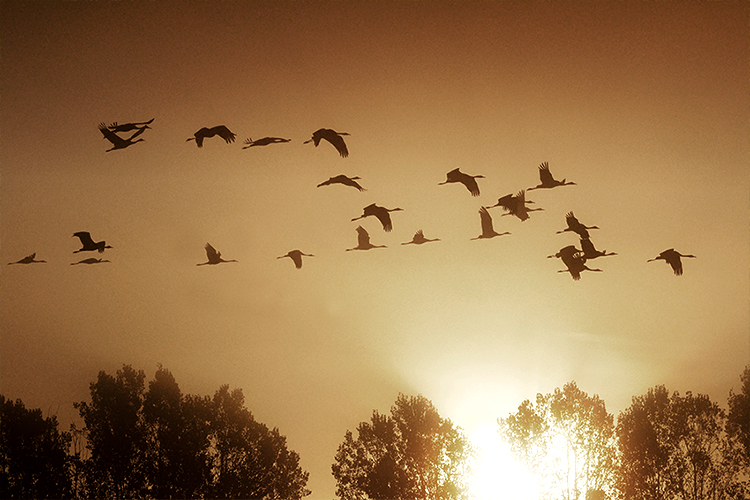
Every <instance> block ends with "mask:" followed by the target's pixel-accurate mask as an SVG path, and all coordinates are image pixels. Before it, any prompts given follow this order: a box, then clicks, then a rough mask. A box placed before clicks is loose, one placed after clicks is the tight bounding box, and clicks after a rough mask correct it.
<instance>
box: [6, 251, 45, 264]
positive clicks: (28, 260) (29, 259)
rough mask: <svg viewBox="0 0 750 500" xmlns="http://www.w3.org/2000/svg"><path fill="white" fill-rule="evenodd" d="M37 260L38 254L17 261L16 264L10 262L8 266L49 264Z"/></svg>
mask: <svg viewBox="0 0 750 500" xmlns="http://www.w3.org/2000/svg"><path fill="white" fill-rule="evenodd" d="M35 258H36V253H32V254H31V255H27V256H26V257H24V258H23V259H21V260H17V261H16V262H8V265H11V264H37V263H42V262H47V261H46V260H34V259H35Z"/></svg>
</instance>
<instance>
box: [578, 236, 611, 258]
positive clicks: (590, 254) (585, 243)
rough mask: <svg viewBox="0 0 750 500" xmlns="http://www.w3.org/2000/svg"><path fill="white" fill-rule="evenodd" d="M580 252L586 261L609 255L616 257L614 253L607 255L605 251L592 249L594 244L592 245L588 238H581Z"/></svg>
mask: <svg viewBox="0 0 750 500" xmlns="http://www.w3.org/2000/svg"><path fill="white" fill-rule="evenodd" d="M581 250H582V251H583V256H584V257H585V258H586V260H591V259H596V258H597V257H607V256H609V255H617V254H616V253H615V252H609V253H607V251H606V250H601V251H600V250H597V249H596V248H595V247H594V243H592V241H591V239H589V238H581Z"/></svg>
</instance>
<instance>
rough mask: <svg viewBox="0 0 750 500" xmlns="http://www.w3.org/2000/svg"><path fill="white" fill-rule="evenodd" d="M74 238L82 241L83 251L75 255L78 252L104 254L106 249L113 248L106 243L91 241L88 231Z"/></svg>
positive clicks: (75, 234) (74, 235) (79, 232)
mask: <svg viewBox="0 0 750 500" xmlns="http://www.w3.org/2000/svg"><path fill="white" fill-rule="evenodd" d="M73 237H78V239H79V240H81V245H82V247H81V249H80V250H76V251H75V252H73V253H78V252H93V251H94V250H96V251H97V252H99V253H102V252H104V249H105V248H112V247H111V246H109V245H107V244H106V243H105V242H104V241H94V240H92V239H91V234H90V233H89V232H88V231H78V232H77V233H74V234H73Z"/></svg>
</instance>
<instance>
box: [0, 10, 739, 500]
mask: <svg viewBox="0 0 750 500" xmlns="http://www.w3.org/2000/svg"><path fill="white" fill-rule="evenodd" d="M0 8H1V9H2V10H1V11H0V12H1V13H2V15H0V27H1V30H2V31H1V33H0V35H1V37H2V38H1V39H0V42H1V43H0V65H1V69H2V71H0V132H1V133H2V143H1V147H0V259H2V260H0V262H1V263H2V267H0V331H1V332H2V333H1V335H0V356H1V357H2V359H0V391H1V392H2V393H3V394H4V395H5V396H6V397H9V398H21V399H22V400H23V401H24V403H25V404H26V405H27V406H28V407H39V408H42V409H43V411H44V412H45V414H46V413H50V414H57V415H58V418H59V419H60V420H61V423H62V425H63V427H64V428H67V425H68V423H69V422H71V421H72V420H73V419H75V418H76V417H77V414H76V412H75V410H74V409H73V408H72V403H73V402H74V401H81V400H84V399H88V397H89V394H88V384H89V383H90V382H92V381H94V380H95V378H96V374H97V373H98V371H99V370H105V371H107V372H109V373H114V372H115V371H116V370H117V369H118V368H120V367H121V366H122V365H123V364H131V365H133V367H135V368H138V369H144V370H145V371H146V374H147V377H148V379H149V380H150V379H151V378H152V377H153V373H154V372H155V370H156V368H157V365H158V364H159V363H161V364H162V365H163V366H164V367H165V368H167V369H169V370H170V371H172V373H173V374H174V375H175V378H176V380H177V381H178V383H179V384H180V386H181V389H182V391H183V392H185V393H192V394H201V395H205V394H213V392H214V391H215V390H216V389H218V387H219V386H220V385H221V384H224V383H227V384H229V385H230V387H232V388H235V387H239V388H242V390H243V391H244V393H245V396H246V404H247V406H248V407H249V409H250V410H251V411H252V412H253V414H254V415H255V416H256V418H257V419H258V420H260V421H262V422H264V423H266V424H268V425H269V426H271V427H278V428H279V430H280V432H281V433H282V434H284V435H285V436H287V438H288V444H289V446H290V448H291V449H293V450H295V451H297V452H299V453H300V456H301V465H302V467H303V468H304V469H305V470H308V471H309V472H310V481H309V483H308V487H309V488H310V489H312V491H313V494H312V496H311V497H310V498H313V499H327V498H331V497H332V496H333V491H334V481H333V478H332V476H331V474H330V465H331V463H332V462H333V457H334V454H335V451H336V448H337V446H338V445H339V444H340V443H341V442H342V441H343V437H344V433H345V432H346V430H347V429H349V430H354V428H355V427H356V426H357V424H358V423H359V422H361V421H364V420H368V419H369V417H370V416H371V413H372V410H373V409H378V410H379V411H380V412H381V413H387V412H388V410H389V408H390V406H391V405H392V404H393V403H394V402H395V400H396V397H397V395H398V393H399V392H403V393H405V394H417V393H420V394H422V395H424V396H425V397H426V398H428V399H430V400H431V401H432V402H433V403H434V404H435V406H436V407H437V408H438V410H439V412H440V413H441V415H442V416H444V417H447V418H450V419H451V420H452V421H453V422H454V423H456V424H457V425H459V426H461V427H463V428H464V429H467V430H469V431H471V430H472V429H474V428H477V427H478V426H483V425H486V424H487V423H490V424H492V423H494V422H495V419H496V418H497V417H505V416H507V415H508V413H510V412H513V411H515V409H516V408H517V406H518V405H519V404H520V403H521V402H522V401H523V400H524V399H527V398H532V399H533V398H534V396H535V394H536V393H537V392H543V393H547V392H551V391H553V390H554V388H555V387H562V385H563V384H565V383H566V382H568V381H571V380H575V381H576V383H577V384H578V386H579V387H580V388H581V389H582V390H584V391H586V392H588V393H589V394H598V395H599V396H600V397H601V398H603V399H604V400H605V402H606V403H607V405H608V409H609V411H610V412H613V413H615V414H616V413H617V412H618V411H620V410H622V409H624V408H625V407H627V406H628V405H629V403H630V398H631V397H632V396H636V395H641V394H643V393H645V392H646V390H647V389H648V388H649V387H653V386H654V385H657V384H665V385H666V386H667V388H668V389H670V390H677V391H680V392H685V391H688V390H690V391H693V392H699V393H708V394H709V395H711V397H712V398H714V399H715V400H717V401H719V402H720V403H721V404H724V403H725V402H726V398H727V396H728V393H729V390H730V388H732V387H737V386H738V384H739V375H740V373H741V372H742V369H743V367H744V366H745V365H746V364H747V363H748V361H749V360H750V338H749V332H750V314H749V310H748V304H750V300H749V299H750V297H749V291H750V279H749V274H748V270H749V269H750V262H749V261H750V234H749V232H748V227H750V202H749V200H750V196H749V194H750V182H749V181H750V177H749V176H748V164H749V162H748V160H749V159H750V158H749V154H748V153H749V152H750V133H749V132H750V130H748V128H749V127H748V123H749V122H748V118H749V117H750V92H749V90H750V88H749V85H748V60H750V57H749V56H750V49H749V47H750V45H749V44H748V24H747V19H748V14H749V13H750V12H749V10H750V9H749V8H748V4H747V3H746V2H743V1H736V2H735V1H706V2H700V1H699V2H689V3H685V2H682V1H678V2H670V1H664V2H643V1H622V2H608V1H602V2H583V1H577V0H576V1H570V2H563V1H531V2H527V1H519V2H513V1H504V2H485V1H481V2H479V1H468V2H447V1H429V2H427V1H397V2H396V1H394V2H388V1H373V2H360V1H356V2H355V1H335V2H334V1H293V2H292V1H288V2H283V1H282V2H277V1H274V2H260V1H240V0H236V1H211V2H208V1H187V2H185V1H177V0H174V1H172V0H153V1H138V2H136V1H119V2H104V1H101V2H91V1H61V2H42V1H9V0H4V1H2V2H1V3H0ZM151 118H154V119H155V120H154V122H153V123H152V124H151V127H152V128H151V130H147V131H146V132H145V133H144V134H143V135H142V138H143V139H145V140H144V141H143V142H140V143H138V144H135V145H133V146H132V147H129V148H127V149H124V150H118V151H111V152H107V153H105V150H106V149H108V148H109V147H110V145H109V143H108V142H107V141H106V140H105V139H104V138H103V137H102V135H101V134H100V133H99V131H98V130H97V125H98V123H100V122H106V123H111V122H115V121H117V122H120V123H124V122H133V121H144V120H149V119H151ZM220 124H223V125H226V126H227V127H229V128H230V129H231V130H232V131H233V132H235V133H236V134H237V142H235V143H234V144H229V145H228V144H225V143H224V142H223V141H222V140H221V139H219V138H213V139H207V140H206V142H205V144H204V147H203V148H201V149H198V148H197V147H196V146H195V143H194V142H186V139H187V138H188V137H190V136H192V134H193V133H194V132H195V131H196V130H198V129H199V128H201V127H204V126H207V127H210V126H214V125H220ZM323 127H325V128H332V129H335V130H338V131H345V132H348V133H349V134H350V135H349V136H348V137H346V141H347V144H348V147H349V151H350V155H349V157H348V158H345V159H344V158H341V157H340V156H339V155H338V154H337V153H336V151H335V150H334V149H333V147H331V146H330V145H329V144H326V143H321V145H320V146H319V147H318V148H315V147H314V146H313V145H312V144H303V142H304V141H306V140H307V139H309V138H310V136H311V134H312V132H313V131H315V130H316V129H319V128H323ZM263 136H277V137H284V138H289V139H292V141H291V142H290V143H286V144H274V145H270V146H266V147H255V148H251V149H246V150H243V149H242V142H243V141H244V139H245V138H248V137H251V138H253V139H258V138H261V137H263ZM545 161H546V162H549V166H550V169H551V171H552V173H553V174H554V175H555V177H557V178H560V179H561V178H567V179H568V180H569V181H574V182H576V183H577V184H576V185H575V186H565V187H559V188H555V189H553V190H538V191H531V192H529V193H527V198H528V199H531V200H533V201H535V206H538V207H542V208H544V211H539V212H532V213H531V217H530V219H529V220H527V221H525V222H521V221H520V220H518V219H516V218H514V217H501V216H500V214H501V213H502V212H501V209H500V208H495V209H491V210H490V212H491V213H492V214H493V216H494V223H495V229H496V230H497V231H499V232H503V231H509V232H511V233H512V234H511V235H508V236H503V237H500V238H494V239H490V240H478V241H471V240H470V239H471V238H474V237H476V236H478V235H479V233H480V226H479V215H478V210H479V208H480V206H482V205H492V204H495V203H496V202H497V199H498V198H499V197H500V196H503V195H506V194H509V193H515V192H517V191H519V190H521V189H524V188H528V187H531V186H535V185H536V184H538V182H539V177H538V174H537V166H538V165H539V164H540V163H542V162H545ZM456 167H460V168H461V170H462V171H464V172H467V173H470V174H474V175H476V174H481V175H484V178H483V179H478V182H479V187H480V190H481V195H480V196H479V197H477V198H474V197H472V196H471V195H470V194H469V192H468V191H467V190H466V189H465V188H464V187H463V186H461V185H457V184H449V185H444V186H440V185H438V183H439V182H443V181H444V180H445V175H446V173H447V172H448V171H450V170H453V169H454V168H456ZM342 173H343V174H347V175H349V176H355V175H356V176H360V177H361V178H362V180H361V181H360V182H361V184H362V185H363V187H365V188H366V189H367V191H364V192H359V191H357V190H355V189H352V188H349V187H345V186H341V185H334V186H325V187H321V188H317V187H316V185H317V184H318V183H320V182H322V181H324V180H326V179H328V178H329V177H331V176H334V175H338V174H342ZM371 203H377V204H378V205H382V206H386V207H388V208H394V207H400V208H402V209H403V211H401V212H395V213H393V214H392V218H393V226H394V229H393V231H392V232H390V233H386V232H384V231H383V230H382V228H381V227H380V225H379V223H378V221H377V220H375V219H374V218H367V219H363V220H360V221H356V222H352V221H351V219H352V218H355V217H357V216H359V215H360V214H361V213H362V209H363V207H365V206H366V205H369V204H371ZM568 211H573V212H575V214H576V216H578V218H579V219H580V220H581V221H582V222H583V223H584V224H588V225H597V226H598V227H599V228H600V229H598V230H592V231H591V239H592V241H593V242H594V243H595V245H596V246H597V248H599V249H606V250H608V251H613V252H617V254H618V255H617V256H611V257H602V258H600V259H597V260H595V261H592V262H590V265H591V267H597V268H600V269H602V270H603V272H602V273H584V275H583V277H582V279H581V281H578V282H576V281H573V280H572V279H571V278H570V276H569V275H568V274H562V273H557V271H558V269H562V268H563V265H562V263H561V262H560V261H559V260H557V259H547V258H546V256H547V255H550V254H554V253H555V252H557V251H558V250H559V249H560V248H562V247H563V246H566V245H570V244H576V245H578V238H577V237H576V236H575V235H572V234H570V233H565V234H556V231H559V230H562V229H563V228H564V227H565V213H567V212H568ZM358 224H362V226H364V227H365V228H366V229H367V230H368V231H369V232H370V236H371V238H372V242H373V243H375V244H378V245H387V247H388V248H385V249H373V250H370V251H367V252H347V251H345V249H347V248H351V247H353V246H355V245H356V232H355V228H356V227H357V225H358ZM418 229H423V230H424V233H425V235H426V236H427V237H429V238H440V240H441V241H439V242H434V243H429V244H426V245H421V246H417V245H407V246H402V245H401V244H400V243H402V242H406V241H409V240H410V239H411V237H412V235H413V234H414V232H415V231H417V230H418ZM77 231H90V232H91V234H92V236H93V237H94V239H96V240H101V239H104V240H106V241H107V243H108V244H110V245H112V246H113V247H114V248H112V249H111V250H107V251H106V253H105V254H104V256H105V258H107V259H109V260H111V263H108V264H101V265H94V266H83V265H81V266H70V263H72V262H77V261H78V260H80V259H81V258H84V257H88V256H90V255H85V254H75V255H74V254H73V251H75V250H77V249H78V248H79V247H80V246H79V243H78V240H77V239H76V238H72V237H71V235H72V234H73V233H75V232H77ZM206 242H210V243H211V244H212V245H213V246H215V247H216V248H217V249H218V250H220V251H221V252H222V254H223V256H224V257H225V258H227V259H236V260H238V261H239V262H238V263H232V264H222V265H219V266H201V267H197V266H196V265H195V264H197V263H200V262H205V260H206V255H205V252H204V249H203V246H204V245H205V243H206ZM295 248H298V249H300V250H302V251H303V252H306V253H311V254H314V255H315V257H310V258H308V259H306V260H305V261H304V264H303V267H302V269H299V270H298V269H295V268H294V265H293V264H292V262H291V261H290V260H289V259H281V260H279V259H277V258H276V257H278V256H281V255H284V254H285V253H287V252H288V251H289V250H293V249H295ZM667 248H675V249H677V250H678V251H680V252H682V253H688V254H694V255H696V256H697V258H696V259H686V261H685V262H684V267H685V274H684V275H683V276H681V277H677V276H675V275H674V274H673V273H672V271H671V269H670V268H669V267H668V266H667V265H665V264H664V263H663V262H651V263H647V262H646V261H647V260H648V259H650V258H653V257H655V256H656V255H658V254H659V253H660V252H661V251H663V250H665V249H667ZM32 252H36V253H37V258H38V259H44V260H46V261H47V263H46V264H34V265H28V266H22V265H15V266H7V265H5V263H6V262H11V261H16V260H19V259H21V258H23V257H24V256H26V255H28V254H30V253H32Z"/></svg>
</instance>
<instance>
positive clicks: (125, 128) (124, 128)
mask: <svg viewBox="0 0 750 500" xmlns="http://www.w3.org/2000/svg"><path fill="white" fill-rule="evenodd" d="M153 121H154V119H153V118H151V119H150V120H149V121H147V122H131V123H123V124H118V123H117V122H114V123H112V124H111V125H110V126H109V127H107V128H108V129H109V130H111V131H112V132H115V133H117V132H130V131H131V130H135V129H137V128H138V129H140V128H151V127H149V125H151V123H153Z"/></svg>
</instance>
